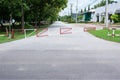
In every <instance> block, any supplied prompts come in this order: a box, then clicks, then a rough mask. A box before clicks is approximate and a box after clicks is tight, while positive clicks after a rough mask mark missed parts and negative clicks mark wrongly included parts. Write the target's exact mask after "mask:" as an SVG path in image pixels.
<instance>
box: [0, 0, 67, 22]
mask: <svg viewBox="0 0 120 80" xmlns="http://www.w3.org/2000/svg"><path fill="white" fill-rule="evenodd" d="M67 2H68V0H0V20H4V19H5V20H8V21H9V20H10V16H12V17H11V18H14V19H16V20H17V21H20V20H21V19H20V18H21V17H22V16H24V19H25V21H41V20H55V19H56V18H57V17H58V13H59V12H60V11H61V10H62V9H64V8H65V7H66V6H67V5H66V4H67Z"/></svg>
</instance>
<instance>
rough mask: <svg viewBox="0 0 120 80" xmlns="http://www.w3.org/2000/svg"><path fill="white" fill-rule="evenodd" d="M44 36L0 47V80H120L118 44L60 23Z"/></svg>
mask: <svg viewBox="0 0 120 80" xmlns="http://www.w3.org/2000/svg"><path fill="white" fill-rule="evenodd" d="M60 28H61V29H62V32H72V33H71V34H60ZM65 28H66V29H70V28H72V30H70V31H66V29H65ZM44 34H47V35H48V36H45V37H35V36H33V37H30V38H26V39H22V40H18V41H13V42H9V43H4V44H0V80H120V44H119V43H114V42H110V41H105V40H102V39H98V38H96V37H94V36H92V35H90V34H89V33H87V32H83V27H79V26H74V25H71V24H65V23H62V22H55V23H54V24H53V25H51V26H50V27H49V29H48V31H47V32H45V33H44Z"/></svg>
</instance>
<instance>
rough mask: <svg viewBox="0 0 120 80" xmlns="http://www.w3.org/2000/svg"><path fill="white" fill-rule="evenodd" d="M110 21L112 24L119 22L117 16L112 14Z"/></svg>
mask: <svg viewBox="0 0 120 80" xmlns="http://www.w3.org/2000/svg"><path fill="white" fill-rule="evenodd" d="M111 19H112V20H113V21H114V23H117V22H118V21H119V17H118V15H117V14H112V16H111Z"/></svg>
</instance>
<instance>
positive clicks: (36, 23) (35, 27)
mask: <svg viewBox="0 0 120 80" xmlns="http://www.w3.org/2000/svg"><path fill="white" fill-rule="evenodd" d="M35 28H37V18H36V19H35Z"/></svg>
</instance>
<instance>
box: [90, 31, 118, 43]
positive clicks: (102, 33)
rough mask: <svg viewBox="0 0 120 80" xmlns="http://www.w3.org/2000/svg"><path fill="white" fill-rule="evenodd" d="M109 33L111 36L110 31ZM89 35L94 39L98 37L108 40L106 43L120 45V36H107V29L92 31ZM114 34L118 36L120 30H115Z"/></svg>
mask: <svg viewBox="0 0 120 80" xmlns="http://www.w3.org/2000/svg"><path fill="white" fill-rule="evenodd" d="M109 32H110V34H112V30H110V31H109ZM89 33H90V34H92V35H94V36H96V37H99V38H102V39H105V40H108V41H113V42H119V43H120V36H115V37H112V36H108V30H107V29H105V30H94V31H90V32H89ZM115 34H120V30H116V31H115Z"/></svg>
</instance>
